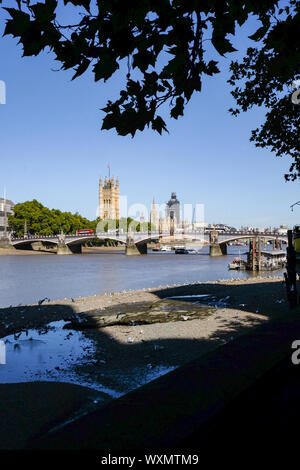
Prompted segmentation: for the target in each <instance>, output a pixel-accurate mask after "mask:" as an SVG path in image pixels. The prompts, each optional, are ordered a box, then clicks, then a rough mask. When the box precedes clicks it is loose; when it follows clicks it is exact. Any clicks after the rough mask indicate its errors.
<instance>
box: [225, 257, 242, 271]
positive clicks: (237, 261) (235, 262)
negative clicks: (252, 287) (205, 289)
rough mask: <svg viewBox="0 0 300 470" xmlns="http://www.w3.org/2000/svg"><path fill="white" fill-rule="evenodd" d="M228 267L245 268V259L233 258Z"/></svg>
mask: <svg viewBox="0 0 300 470" xmlns="http://www.w3.org/2000/svg"><path fill="white" fill-rule="evenodd" d="M228 267H229V269H245V261H244V260H242V259H241V258H234V260H233V261H232V263H230V264H229V265H228Z"/></svg>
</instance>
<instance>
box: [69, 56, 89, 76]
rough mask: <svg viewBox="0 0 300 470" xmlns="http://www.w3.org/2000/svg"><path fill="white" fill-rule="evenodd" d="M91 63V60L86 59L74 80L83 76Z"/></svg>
mask: <svg viewBox="0 0 300 470" xmlns="http://www.w3.org/2000/svg"><path fill="white" fill-rule="evenodd" d="M90 63H91V61H90V60H88V59H86V58H84V59H83V61H82V62H81V64H80V65H79V67H78V68H77V70H76V73H75V75H73V77H72V80H74V79H75V78H77V77H79V76H80V75H82V74H83V73H84V72H85V71H86V70H87V68H88V66H89V65H90Z"/></svg>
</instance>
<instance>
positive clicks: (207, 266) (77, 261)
mask: <svg viewBox="0 0 300 470" xmlns="http://www.w3.org/2000/svg"><path fill="white" fill-rule="evenodd" d="M245 251H246V247H234V246H229V247H228V253H229V254H228V255H227V256H222V257H217V258H210V257H209V255H208V249H207V248H206V249H203V250H202V252H201V254H199V255H175V254H174V252H171V253H151V252H150V253H149V254H148V255H147V256H137V257H128V256H125V255H124V254H123V253H97V254H82V255H72V256H55V255H53V256H43V255H41V256H39V255H36V256H1V257H0V307H8V306H10V305H13V306H16V305H19V304H23V305H24V304H28V303H37V302H38V300H39V299H43V298H45V297H48V298H50V299H51V300H56V299H64V298H71V297H83V296H88V295H95V294H104V293H105V292H120V291H123V290H135V289H143V288H148V287H158V286H165V285H172V284H183V283H189V282H197V281H214V280H218V279H230V278H237V277H241V278H242V277H249V276H253V274H252V273H250V272H245V271H241V272H237V271H229V270H228V263H230V262H231V261H232V259H233V258H234V257H235V256H236V255H237V254H239V253H241V258H243V259H245V257H246V256H245V255H242V253H245ZM273 274H274V275H276V274H278V272H276V271H275V272H273ZM263 275H268V273H263Z"/></svg>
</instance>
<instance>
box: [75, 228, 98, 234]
mask: <svg viewBox="0 0 300 470" xmlns="http://www.w3.org/2000/svg"><path fill="white" fill-rule="evenodd" d="M92 233H94V230H93V229H92V228H82V229H78V230H76V235H90V234H92Z"/></svg>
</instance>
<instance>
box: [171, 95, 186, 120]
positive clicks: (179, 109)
mask: <svg viewBox="0 0 300 470" xmlns="http://www.w3.org/2000/svg"><path fill="white" fill-rule="evenodd" d="M183 109H184V98H182V96H178V98H176V105H175V106H174V108H172V109H171V113H170V114H171V117H172V118H174V119H177V118H178V116H183Z"/></svg>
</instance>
